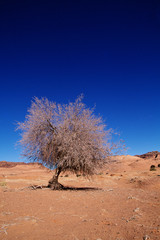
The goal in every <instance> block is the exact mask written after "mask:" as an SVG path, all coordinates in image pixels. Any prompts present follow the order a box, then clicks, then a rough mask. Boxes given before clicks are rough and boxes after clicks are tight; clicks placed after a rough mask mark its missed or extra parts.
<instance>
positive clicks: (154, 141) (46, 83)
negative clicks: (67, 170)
mask: <svg viewBox="0 0 160 240" xmlns="http://www.w3.org/2000/svg"><path fill="white" fill-rule="evenodd" d="M81 93H83V94H84V102H85V103H86V104H87V105H88V106H89V107H93V106H94V105H95V104H96V113H97V114H98V113H100V115H102V116H103V118H104V119H105V120H106V123H107V125H108V127H109V128H113V129H116V130H117V131H118V132H119V133H120V134H121V138H122V139H124V141H125V143H126V146H127V147H128V151H127V154H131V155H135V154H142V153H145V152H148V151H153V150H158V151H160V111H159V106H160V94H159V93H160V2H159V1H156V0H153V1H141V0H139V1H136V0H134V1H132V0H130V1H121V0H119V1H115V0H112V1H111V0H110V1H101V0H99V1H87V0H86V1H48V0H46V1H41V0H40V1H34V0H32V1H29V0H28V1H25V0H24V1H16V0H15V1H7V0H6V1H1V2H0V109H1V117H0V161H2V160H6V161H20V160H22V159H20V149H19V148H17V149H16V147H15V144H16V142H17V141H18V139H19V134H18V132H15V127H16V126H15V123H16V121H24V117H25V115H26V112H27V109H28V108H29V106H30V103H31V100H32V98H33V97H34V96H37V97H42V96H45V97H47V98H48V99H50V100H52V101H56V102H59V103H67V102H68V101H73V100H74V99H75V98H76V97H77V96H78V95H80V94H81Z"/></svg>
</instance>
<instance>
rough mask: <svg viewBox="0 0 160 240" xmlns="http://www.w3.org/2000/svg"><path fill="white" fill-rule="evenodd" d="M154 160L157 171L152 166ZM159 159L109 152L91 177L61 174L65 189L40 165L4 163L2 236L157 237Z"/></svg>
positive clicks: (0, 171)
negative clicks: (51, 182) (56, 185)
mask: <svg viewBox="0 0 160 240" xmlns="http://www.w3.org/2000/svg"><path fill="white" fill-rule="evenodd" d="M152 164H154V165H155V166H156V171H150V166H151V165H152ZM158 164H160V158H155V157H152V156H151V157H149V158H146V159H143V158H140V157H135V156H129V155H128V156H115V157H111V158H110V159H109V161H108V163H106V165H105V166H104V168H103V169H102V170H101V171H100V172H99V173H97V174H96V175H95V176H93V178H91V179H86V178H85V177H83V176H79V175H77V176H76V175H73V174H70V173H64V174H61V175H60V177H59V182H60V183H62V184H63V185H64V186H66V187H68V189H66V190H60V191H57V190H56V191H53V190H51V189H48V188H42V189H35V190H34V189H33V188H32V187H30V186H32V185H47V184H48V180H49V179H50V178H51V177H52V175H53V172H52V171H51V170H48V169H47V168H45V167H42V166H40V165H38V164H17V165H13V166H12V165H9V164H8V165H5V164H4V162H3V164H1V167H0V239H2V240H15V239H18V240H42V239H43V240H44V239H45V240H54V239H55V240H63V239H65V240H132V239H137V240H147V239H151V240H159V239H160V167H158Z"/></svg>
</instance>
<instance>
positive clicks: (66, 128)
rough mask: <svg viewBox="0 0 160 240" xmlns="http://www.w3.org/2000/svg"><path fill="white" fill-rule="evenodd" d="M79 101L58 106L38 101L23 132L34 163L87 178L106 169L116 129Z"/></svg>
mask: <svg viewBox="0 0 160 240" xmlns="http://www.w3.org/2000/svg"><path fill="white" fill-rule="evenodd" d="M82 99H83V97H82V96H80V97H78V98H77V99H76V100H75V102H69V103H68V104H57V103H55V102H52V101H49V100H48V99H47V98H41V99H39V98H37V97H35V98H34V99H33V101H32V104H31V107H30V108H29V110H28V114H27V115H26V118H25V121H24V122H19V123H18V129H19V130H21V137H22V138H21V140H20V144H21V145H22V147H23V155H24V156H25V157H27V158H28V159H29V160H31V161H36V162H39V163H42V164H44V165H46V166H48V167H55V168H56V170H57V174H58V175H59V173H60V172H62V171H63V172H64V171H71V172H74V173H82V174H85V175H86V176H89V175H92V174H94V173H95V171H96V170H97V168H99V167H102V166H103V164H104V163H105V161H106V158H107V157H108V156H109V155H110V154H111V150H112V148H111V145H110V139H111V135H112V129H106V125H105V124H104V121H103V119H102V118H101V117H100V116H98V117H97V116H95V114H94V109H90V108H88V107H87V106H86V105H85V104H84V103H83V102H82Z"/></svg>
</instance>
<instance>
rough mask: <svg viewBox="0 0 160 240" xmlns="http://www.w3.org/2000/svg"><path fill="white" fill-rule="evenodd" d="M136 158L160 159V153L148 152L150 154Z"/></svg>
mask: <svg viewBox="0 0 160 240" xmlns="http://www.w3.org/2000/svg"><path fill="white" fill-rule="evenodd" d="M135 156H136V157H140V158H155V159H156V158H160V152H158V151H152V152H148V153H144V154H142V155H135Z"/></svg>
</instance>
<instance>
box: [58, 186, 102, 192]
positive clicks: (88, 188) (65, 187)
mask: <svg viewBox="0 0 160 240" xmlns="http://www.w3.org/2000/svg"><path fill="white" fill-rule="evenodd" d="M63 190H64V191H98V190H102V189H101V188H95V187H69V186H63V189H62V191H63Z"/></svg>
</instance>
